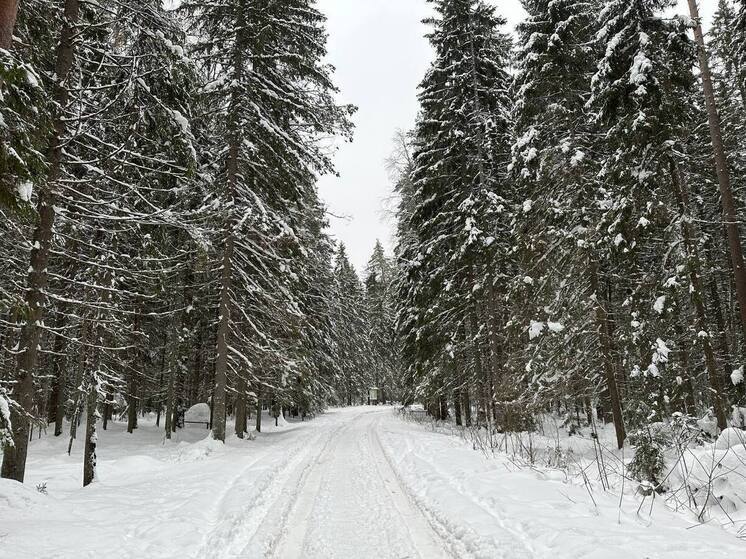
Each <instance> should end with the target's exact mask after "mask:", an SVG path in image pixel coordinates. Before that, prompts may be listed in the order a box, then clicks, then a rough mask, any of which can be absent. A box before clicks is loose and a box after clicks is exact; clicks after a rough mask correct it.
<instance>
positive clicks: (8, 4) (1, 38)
mask: <svg viewBox="0 0 746 559" xmlns="http://www.w3.org/2000/svg"><path fill="white" fill-rule="evenodd" d="M17 15H18V0H0V49H5V50H10V49H11V48H12V47H13V29H14V28H15V26H16V16H17Z"/></svg>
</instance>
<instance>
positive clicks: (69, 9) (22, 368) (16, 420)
mask: <svg viewBox="0 0 746 559" xmlns="http://www.w3.org/2000/svg"><path fill="white" fill-rule="evenodd" d="M0 2H3V4H2V10H3V11H2V12H0V17H3V18H4V20H3V21H2V25H3V28H4V29H3V30H0V32H4V33H7V29H8V24H9V22H10V16H11V14H12V19H13V22H15V10H16V6H15V4H14V3H13V0H0ZM10 4H13V5H12V6H11V5H10ZM78 14H79V4H78V0H65V8H64V15H65V18H64V23H63V27H62V32H61V36H60V43H59V46H58V47H57V61H56V65H55V74H56V76H57V87H56V91H55V95H54V97H55V101H56V103H57V105H58V107H59V109H58V110H59V111H62V112H64V111H65V108H66V107H67V104H68V100H69V94H68V86H67V84H66V83H65V82H66V81H67V79H68V77H69V75H70V70H71V68H72V66H73V58H74V56H75V45H74V35H75V32H76V29H75V27H76V25H77V22H78ZM9 28H10V32H11V34H12V25H11V26H10V27H9ZM0 40H2V39H0ZM66 132H67V119H66V118H65V115H64V114H62V113H59V114H57V116H56V118H55V120H54V135H53V137H52V142H51V147H50V152H49V170H48V175H47V180H46V182H44V183H42V184H41V185H40V187H39V201H38V212H39V222H38V223H37V225H36V229H35V230H34V237H33V248H32V249H31V262H30V268H29V275H28V288H27V290H26V294H25V307H26V320H25V323H24V325H23V328H22V330H21V340H20V343H19V345H18V347H19V352H18V360H17V374H16V384H15V385H14V388H13V393H12V397H13V399H14V400H15V401H16V402H17V403H18V404H19V406H20V408H21V411H20V412H19V411H18V410H15V409H14V410H13V411H12V412H11V423H12V425H13V433H12V436H13V446H12V447H8V448H6V449H5V452H4V454H3V466H2V477H4V478H8V479H14V480H16V481H20V482H22V481H23V478H24V475H25V472H26V456H27V454H28V440H29V427H30V422H29V416H30V414H31V412H32V408H33V404H34V370H35V368H36V362H37V357H38V352H39V341H40V337H41V331H42V328H43V321H44V310H45V307H46V297H45V294H44V292H45V290H46V287H47V281H48V278H47V265H48V263H49V253H50V249H51V246H52V237H53V231H54V203H55V190H56V188H57V183H58V181H59V180H60V178H61V175H62V144H63V141H64V137H65V135H66Z"/></svg>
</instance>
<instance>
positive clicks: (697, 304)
mask: <svg viewBox="0 0 746 559" xmlns="http://www.w3.org/2000/svg"><path fill="white" fill-rule="evenodd" d="M670 166H671V182H672V185H673V187H674V190H675V193H676V195H677V198H678V201H679V207H680V209H681V214H682V215H681V231H682V235H683V237H684V248H685V249H686V254H687V266H688V268H689V281H690V282H691V286H692V289H691V298H692V303H693V304H694V309H695V311H696V315H697V328H698V330H699V331H700V332H704V333H705V334H706V335H704V336H700V341H701V343H702V349H703V351H704V354H705V366H706V368H707V378H708V380H709V383H710V391H711V395H712V397H711V398H710V400H711V404H712V407H713V409H714V411H715V417H716V418H717V422H718V427H719V428H720V429H725V428H726V427H727V418H726V416H725V410H724V406H723V390H722V387H721V385H720V377H719V376H718V367H717V361H716V360H715V352H714V351H713V349H712V335H711V333H710V327H709V323H708V320H707V311H706V309H705V303H704V291H703V288H702V280H701V278H700V270H699V254H698V251H697V246H696V243H695V242H694V238H695V235H694V232H693V231H692V225H691V216H690V214H689V192H688V189H687V186H686V185H685V184H684V176H683V174H682V173H681V170H680V169H679V167H678V165H676V162H675V161H673V160H671V161H670Z"/></svg>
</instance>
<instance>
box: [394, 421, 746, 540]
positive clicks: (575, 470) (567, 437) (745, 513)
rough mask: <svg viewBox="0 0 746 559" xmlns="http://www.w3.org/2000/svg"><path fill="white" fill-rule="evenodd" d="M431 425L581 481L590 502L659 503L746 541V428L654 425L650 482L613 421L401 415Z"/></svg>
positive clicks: (489, 453)
mask: <svg viewBox="0 0 746 559" xmlns="http://www.w3.org/2000/svg"><path fill="white" fill-rule="evenodd" d="M405 418H406V419H407V420H409V421H414V422H417V423H422V424H423V425H425V426H426V427H427V428H428V429H429V430H432V431H436V432H440V433H444V434H449V435H453V436H457V437H460V438H462V439H464V440H465V441H467V442H468V444H469V445H470V446H471V447H472V449H474V450H476V451H479V452H481V453H482V454H483V455H485V456H486V457H488V458H495V459H499V460H501V461H503V462H506V463H508V464H510V467H511V468H515V469H518V470H522V469H529V470H532V471H536V472H541V475H544V476H548V477H549V478H551V479H561V480H562V481H563V483H566V484H568V485H572V486H582V487H583V488H584V489H585V490H586V491H587V492H588V494H589V496H590V498H591V499H592V500H595V499H596V498H597V495H598V494H599V493H601V494H613V495H616V496H617V497H618V505H619V507H620V510H621V508H622V507H623V506H634V507H637V509H638V513H639V514H640V515H641V517H644V518H649V519H650V520H651V521H653V519H654V516H655V511H657V510H661V507H663V508H665V509H668V510H670V511H674V512H678V513H681V514H682V515H683V516H684V518H686V519H688V520H689V521H691V522H692V523H703V524H704V523H706V524H715V525H719V526H721V527H723V528H724V529H726V530H727V531H728V532H731V533H733V534H734V535H736V536H737V537H739V538H741V539H743V540H744V541H745V542H746V431H742V430H741V429H736V428H729V429H728V430H726V431H724V432H723V433H722V434H721V435H720V437H719V438H717V439H715V438H709V437H707V435H706V434H703V433H702V432H701V430H700V429H692V428H691V425H687V424H685V423H684V422H680V423H679V425H678V426H677V425H676V423H674V425H673V426H671V425H665V426H664V425H659V426H658V428H657V432H658V435H659V436H661V437H662V440H663V443H664V447H663V448H662V458H663V461H662V470H661V474H660V479H658V480H657V482H656V483H653V482H650V481H649V480H642V481H641V480H640V479H638V478H636V477H635V476H634V475H633V474H632V472H631V471H630V464H631V462H632V461H633V459H634V456H635V451H636V448H635V447H634V446H633V445H628V446H627V447H626V448H625V449H623V450H621V451H620V450H618V449H617V448H616V443H615V433H614V426H613V424H605V425H603V424H599V425H598V426H597V427H596V428H595V429H592V428H591V427H584V428H581V429H577V428H576V427H574V426H573V427H572V428H570V429H568V428H566V427H565V424H564V422H563V421H561V420H560V419H558V418H557V417H555V416H552V415H546V416H544V417H542V418H541V419H540V421H539V422H538V424H537V430H536V431H534V432H522V433H496V432H494V431H491V430H488V429H487V428H485V427H471V428H464V427H457V426H456V425H455V424H454V423H452V422H450V421H446V422H435V421H432V420H431V419H430V418H427V417H425V416H423V415H411V416H405Z"/></svg>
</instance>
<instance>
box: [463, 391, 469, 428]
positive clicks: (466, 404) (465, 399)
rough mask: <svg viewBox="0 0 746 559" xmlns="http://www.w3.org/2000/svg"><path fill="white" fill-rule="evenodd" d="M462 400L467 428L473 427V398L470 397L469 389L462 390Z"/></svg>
mask: <svg viewBox="0 0 746 559" xmlns="http://www.w3.org/2000/svg"><path fill="white" fill-rule="evenodd" d="M461 400H462V402H463V406H464V423H466V426H467V427H471V398H470V397H469V388H468V387H465V388H463V389H462V390H461Z"/></svg>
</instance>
